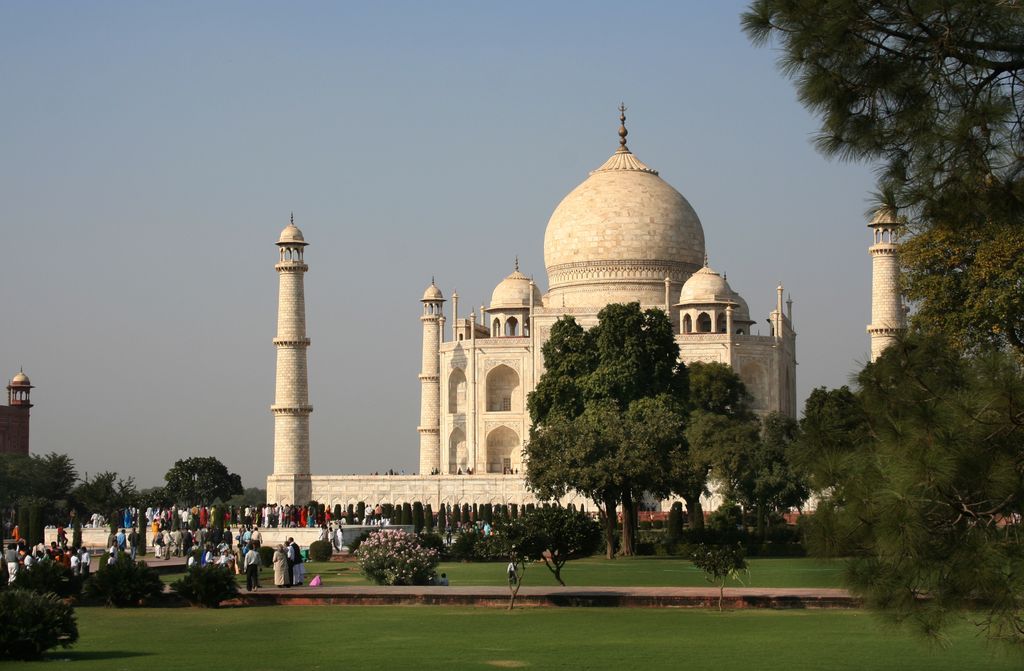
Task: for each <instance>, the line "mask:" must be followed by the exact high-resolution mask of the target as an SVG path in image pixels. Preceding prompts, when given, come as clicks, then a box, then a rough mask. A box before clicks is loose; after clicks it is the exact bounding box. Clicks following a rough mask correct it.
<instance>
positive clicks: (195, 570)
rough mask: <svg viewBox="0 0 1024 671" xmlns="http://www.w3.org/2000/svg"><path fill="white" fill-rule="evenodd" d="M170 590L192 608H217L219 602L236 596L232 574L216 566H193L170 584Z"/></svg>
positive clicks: (233, 575)
mask: <svg viewBox="0 0 1024 671" xmlns="http://www.w3.org/2000/svg"><path fill="white" fill-rule="evenodd" d="M171 589H172V590H174V592H175V593H176V594H177V595H178V596H180V597H181V598H183V599H185V601H188V602H189V603H190V604H192V605H193V606H201V607H203V608H217V607H218V606H220V603H221V601H227V600H228V599H233V598H235V597H236V596H238V585H237V584H236V583H235V574H234V572H232V571H229V570H228V569H226V568H224V567H223V566H218V565H217V564H208V565H206V566H193V567H192V568H190V569H189V570H188V571H187V572H186V573H185V576H184V577H183V578H181V579H180V580H178V581H176V582H174V583H173V584H171Z"/></svg>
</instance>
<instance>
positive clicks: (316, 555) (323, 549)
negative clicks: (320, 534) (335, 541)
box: [309, 541, 334, 561]
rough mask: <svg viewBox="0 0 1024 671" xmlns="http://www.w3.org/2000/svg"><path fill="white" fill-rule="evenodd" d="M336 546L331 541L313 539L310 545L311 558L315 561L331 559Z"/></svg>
mask: <svg viewBox="0 0 1024 671" xmlns="http://www.w3.org/2000/svg"><path fill="white" fill-rule="evenodd" d="M333 554H334V546H332V545H331V544H330V542H329V541H313V542H312V543H310V545H309V558H310V559H311V560H313V561H331V555H333Z"/></svg>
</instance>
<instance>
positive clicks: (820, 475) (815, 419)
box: [789, 386, 869, 492]
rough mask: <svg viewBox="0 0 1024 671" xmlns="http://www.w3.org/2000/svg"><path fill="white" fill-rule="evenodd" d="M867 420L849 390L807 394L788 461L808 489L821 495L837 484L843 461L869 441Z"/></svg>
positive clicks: (845, 468) (839, 389)
mask: <svg viewBox="0 0 1024 671" xmlns="http://www.w3.org/2000/svg"><path fill="white" fill-rule="evenodd" d="M867 419H868V418H867V415H866V414H865V413H864V408H863V406H862V405H861V402H860V399H859V398H858V397H857V395H856V394H854V393H853V392H852V391H851V390H850V388H849V387H847V386H843V387H840V388H838V389H826V388H825V387H818V388H817V389H814V390H813V391H811V395H810V396H808V397H807V401H806V402H805V403H804V416H803V418H802V419H801V420H800V430H799V432H798V433H797V439H796V440H795V441H794V442H793V444H792V445H791V446H790V448H789V460H790V462H791V463H792V464H793V466H794V468H796V469H798V470H799V471H800V472H801V473H802V474H803V477H805V478H806V479H807V482H808V485H809V486H810V488H811V489H812V490H814V491H818V492H824V491H826V490H829V489H832V488H833V487H836V486H837V485H838V484H839V478H840V477H841V476H842V475H843V474H844V473H845V472H846V470H847V462H848V461H849V460H850V459H855V458H856V456H857V451H858V449H859V446H860V443H861V442H862V441H864V440H867V439H868V438H869V427H868V422H867Z"/></svg>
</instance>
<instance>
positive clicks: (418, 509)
mask: <svg viewBox="0 0 1024 671" xmlns="http://www.w3.org/2000/svg"><path fill="white" fill-rule="evenodd" d="M425 524H426V523H425V522H424V520H423V504H422V503H420V502H419V501H416V502H415V503H413V504H412V526H413V530H414V531H415V532H416V533H419V532H421V531H423V526H424V525H425Z"/></svg>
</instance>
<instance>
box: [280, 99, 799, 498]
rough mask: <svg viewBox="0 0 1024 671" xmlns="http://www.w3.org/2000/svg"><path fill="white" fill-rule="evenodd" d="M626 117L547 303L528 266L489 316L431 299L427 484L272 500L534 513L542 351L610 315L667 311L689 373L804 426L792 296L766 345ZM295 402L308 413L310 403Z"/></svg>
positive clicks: (286, 480) (425, 306) (381, 483)
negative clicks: (563, 324)
mask: <svg viewBox="0 0 1024 671" xmlns="http://www.w3.org/2000/svg"><path fill="white" fill-rule="evenodd" d="M620 118H621V121H622V122H623V124H622V125H621V126H620V128H619V136H620V146H619V148H618V149H617V150H616V152H615V153H614V154H613V155H612V156H611V158H609V159H608V160H607V161H606V162H605V163H604V164H603V165H601V166H600V167H599V168H598V169H596V170H595V171H593V172H592V173H591V174H590V176H589V177H588V178H587V179H586V180H584V181H583V182H582V183H581V184H580V185H579V186H578V187H576V188H575V189H574V190H573V191H572V192H570V193H569V194H568V195H567V196H566V197H565V198H564V199H563V200H562V202H561V203H560V204H559V205H558V207H557V208H556V209H555V211H554V213H553V214H552V216H551V219H550V221H549V222H548V226H547V231H546V234H545V237H544V258H545V267H546V270H547V276H548V290H547V292H546V293H544V292H542V291H541V290H540V288H539V287H538V286H537V285H536V283H535V282H534V281H533V280H532V279H531V278H529V277H527V276H525V275H523V274H522V273H521V272H519V268H518V261H517V262H516V264H515V268H514V270H513V272H512V273H511V274H510V275H508V276H507V277H505V278H504V279H502V280H501V281H500V282H499V283H498V285H497V286H496V287H495V289H494V291H493V292H492V296H491V302H490V304H489V305H487V306H480V308H474V307H469V308H468V310H466V307H467V306H463V307H462V309H461V310H460V306H459V302H458V295H457V294H452V296H451V300H446V299H445V297H444V296H443V294H442V292H441V290H440V289H439V288H438V287H437V285H436V284H435V283H434V282H433V281H432V282H431V284H430V286H429V287H427V290H426V291H425V292H424V294H423V297H422V299H421V305H422V314H421V317H420V321H421V325H422V342H421V347H422V353H423V359H422V360H423V363H422V369H421V372H420V375H419V381H420V389H421V411H420V422H419V426H418V433H419V449H420V459H419V468H420V474H419V475H417V476H404V477H400V476H375V477H371V476H316V475H314V476H310V475H306V474H303V473H285V472H276V470H275V474H274V475H271V476H270V477H269V478H268V482H267V484H268V500H269V501H271V502H277V503H293V502H295V501H300V502H304V499H306V498H307V497H309V498H312V499H315V500H317V501H319V502H322V503H326V504H328V505H333V504H334V503H341V504H347V503H354V502H357V501H360V500H362V501H366V502H367V503H368V504H375V503H378V502H396V501H398V502H404V501H416V500H419V501H421V502H423V503H424V504H426V503H431V504H433V505H434V506H435V507H436V506H438V505H440V504H441V503H452V504H454V503H467V502H468V503H473V502H476V503H488V502H491V503H520V504H521V503H530V502H535V499H534V497H533V496H532V494H531V493H530V492H529V491H528V490H527V489H526V487H525V483H524V479H523V473H524V472H525V465H524V463H523V445H524V441H525V439H526V438H527V436H528V433H529V415H528V413H527V410H526V399H527V395H528V394H529V393H530V391H531V390H532V389H533V388H534V386H535V385H536V383H537V380H538V379H539V377H540V376H541V375H542V374H543V368H542V366H543V360H542V357H541V346H542V345H543V343H544V342H545V340H546V339H547V337H548V334H549V333H550V331H551V327H552V326H553V325H554V323H555V322H556V321H557V320H558V319H559V318H561V317H562V316H564V315H572V316H573V317H575V318H576V320H577V321H578V322H580V323H581V324H582V325H583V326H584V327H590V326H593V325H594V324H596V323H597V314H598V312H599V311H600V310H601V308H603V307H604V306H605V305H608V304H610V303H625V302H633V301H636V302H639V303H640V304H641V306H642V307H643V308H659V309H662V310H665V311H666V312H667V313H668V314H669V316H670V318H671V320H672V323H673V327H674V329H675V332H676V341H677V342H678V343H679V347H680V352H681V355H680V356H681V359H682V360H683V361H684V362H687V363H689V362H694V361H716V362H721V363H725V364H728V365H730V366H732V367H733V368H734V369H735V370H736V371H737V372H738V373H739V375H740V377H741V378H742V379H743V381H744V382H745V383H746V385H747V387H748V389H749V390H750V392H751V393H752V395H753V398H754V407H755V410H756V411H757V412H758V413H760V414H766V413H769V412H781V413H784V414H787V415H789V416H793V417H795V416H796V333H795V331H794V330H793V324H792V303H791V302H789V301H787V302H786V303H787V307H786V308H785V309H784V305H783V295H784V292H783V288H782V285H781V284H779V285H778V286H777V287H775V299H776V300H775V309H774V310H773V311H772V312H771V313H770V314H769V315H768V324H767V328H766V330H767V331H768V333H767V334H766V335H755V334H752V333H751V327H752V326H753V325H754V320H752V319H751V316H750V313H749V308H748V307H747V303H746V301H744V300H743V298H742V297H741V296H740V295H739V294H738V293H736V292H735V291H733V290H732V288H731V287H730V286H729V283H728V281H727V278H725V277H724V276H722V275H720V274H719V273H717V272H715V271H714V270H712V269H711V268H710V267H709V266H708V260H707V259H708V257H707V253H706V250H705V246H704V231H703V228H702V226H701V223H700V220H699V219H698V217H697V214H696V213H695V212H694V210H693V208H692V207H691V206H690V204H689V203H688V202H687V200H686V199H685V198H684V197H683V196H682V195H681V194H680V193H679V192H678V191H676V190H675V189H674V188H673V187H672V186H671V185H669V184H668V183H667V182H665V181H664V180H663V179H662V178H661V177H660V176H659V175H658V173H657V171H655V170H653V169H651V168H649V167H648V166H646V165H645V164H643V163H642V162H641V161H640V160H639V159H637V158H636V156H634V155H633V154H632V152H631V151H630V150H629V149H628V148H627V146H626V134H627V133H626V129H625V124H624V121H625V118H624V115H623V116H622V117H620ZM440 270H441V271H442V273H443V269H440ZM769 286H771V285H769ZM769 291H770V289H769ZM472 295H479V294H476V293H475V292H474V293H473V294H472ZM296 319H297V317H296ZM301 335H302V336H303V337H304V335H305V334H304V333H302V334H301ZM278 372H279V374H281V372H282V371H281V370H280V369H279V371H278ZM302 386H303V387H304V382H303V384H302ZM297 401H298V403H297V404H296V405H299V406H301V407H302V408H303V409H304V410H305V408H307V407H308V405H307V403H308V402H307V401H306V399H305V398H302V399H297ZM307 418H308V415H304V416H303V419H307ZM294 442H297V443H298V444H302V441H301V440H300V441H291V442H289V441H280V442H279V443H277V444H276V445H281V446H283V447H285V449H288V446H289V445H290V444H292V443H294ZM275 449H276V448H275ZM297 456H298V455H297ZM301 457H303V458H305V459H308V457H307V456H306V455H305V454H303V455H301ZM295 461H299V462H302V461H303V459H302V458H300V459H298V460H294V459H292V457H291V456H289V455H285V456H282V455H277V454H275V469H276V468H277V465H278V464H289V463H294V462H295ZM304 463H308V461H305V462H304ZM570 500H572V499H570Z"/></svg>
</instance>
